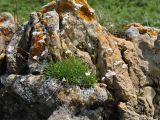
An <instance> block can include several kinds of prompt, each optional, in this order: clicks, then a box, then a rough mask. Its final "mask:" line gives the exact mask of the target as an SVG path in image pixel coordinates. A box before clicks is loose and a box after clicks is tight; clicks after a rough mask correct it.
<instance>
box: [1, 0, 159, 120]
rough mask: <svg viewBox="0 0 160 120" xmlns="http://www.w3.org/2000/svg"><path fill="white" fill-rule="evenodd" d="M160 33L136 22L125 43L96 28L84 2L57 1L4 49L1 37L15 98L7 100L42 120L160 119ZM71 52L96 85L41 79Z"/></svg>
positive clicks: (5, 76)
mask: <svg viewBox="0 0 160 120" xmlns="http://www.w3.org/2000/svg"><path fill="white" fill-rule="evenodd" d="M0 20H1V18H0ZM0 23H1V22H0ZM0 25H1V24H0ZM158 32H159V29H155V28H151V27H144V26H142V25H141V24H138V23H132V24H129V25H127V30H126V32H125V34H126V39H124V38H117V37H115V36H114V35H112V34H111V33H109V32H108V31H107V29H106V28H104V27H103V26H101V25H100V24H99V22H98V21H97V20H96V17H95V14H94V10H93V9H92V8H91V7H90V6H89V5H88V3H87V0H56V1H52V2H50V3H49V4H47V5H45V6H44V7H43V8H41V9H40V10H39V11H37V12H33V13H32V14H31V17H30V19H29V21H28V22H26V23H24V24H23V25H22V26H20V27H19V29H18V30H17V32H16V33H15V34H14V35H13V37H12V39H11V42H10V43H9V45H8V46H7V48H6V50H5V47H4V45H5V42H6V41H8V39H7V40H4V38H5V37H4V38H3V36H1V37H0V44H2V46H1V47H0V62H1V60H4V56H5V51H6V61H5V62H6V65H7V70H5V74H3V75H2V76H1V77H0V78H1V82H2V83H3V84H4V86H5V89H6V90H8V92H9V93H12V95H13V96H15V98H14V97H13V96H11V94H10V95H9V97H11V98H14V99H18V100H19V101H23V103H26V104H25V105H24V107H26V108H27V109H28V108H30V109H33V110H34V111H35V112H33V113H35V114H36V115H40V116H42V118H43V119H44V120H46V119H49V120H52V119H55V120H56V119H57V120H58V119H66V120H73V119H75V120H76V119H77V120H82V119H86V120H103V119H104V120H105V119H111V120H112V119H113V120H115V119H120V120H143V119H144V120H147V119H149V120H152V119H153V118H154V117H156V118H158V116H160V113H159V108H158V105H159V103H158V102H157V99H158V98H159V92H160V84H159V79H160V75H159V73H160V66H159V61H160V52H159V49H160V43H159V41H160V37H159V36H160V35H159V36H158ZM157 36H158V37H157ZM72 55H74V56H77V57H79V58H81V59H82V60H83V62H84V63H87V65H88V66H89V67H90V68H91V69H92V70H93V71H94V72H95V73H96V74H97V77H98V80H97V83H95V84H94V86H93V87H90V88H83V87H79V86H70V85H65V84H64V83H63V82H59V81H58V80H56V79H54V78H49V79H46V78H45V77H44V75H43V67H44V65H45V64H47V63H48V62H50V61H53V62H54V61H56V60H63V59H65V58H66V57H68V56H72ZM71 69H72V68H71ZM147 86H148V87H147ZM149 86H152V88H151V87H149ZM5 94H6V93H5ZM154 98H155V99H156V102H154ZM0 101H1V99H0ZM2 101H3V102H4V100H3V99H2ZM6 104H7V103H5V105H6ZM28 106H29V107H28ZM2 108H3V107H2ZM7 110H8V109H7ZM9 110H10V109H9ZM11 110H12V109H11ZM25 110H26V109H25ZM2 111H3V110H2ZM28 111H29V110H28ZM13 113H14V112H13ZM51 114H52V115H51ZM36 115H35V119H38V118H39V117H37V116H36ZM33 116H34V115H33ZM49 116H50V117H49ZM116 117H118V118H116ZM18 119H19V118H18Z"/></svg>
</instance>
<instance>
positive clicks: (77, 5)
mask: <svg viewBox="0 0 160 120" xmlns="http://www.w3.org/2000/svg"><path fill="white" fill-rule="evenodd" d="M74 5H75V6H76V8H81V7H82V6H83V5H81V4H78V3H74Z"/></svg>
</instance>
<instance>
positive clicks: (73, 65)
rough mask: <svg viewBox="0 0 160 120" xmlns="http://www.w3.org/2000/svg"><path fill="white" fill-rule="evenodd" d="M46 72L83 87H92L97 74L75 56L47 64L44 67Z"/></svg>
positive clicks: (47, 75)
mask: <svg viewBox="0 0 160 120" xmlns="http://www.w3.org/2000/svg"><path fill="white" fill-rule="evenodd" d="M44 74H45V76H46V77H54V78H57V79H59V80H66V82H67V83H69V84H71V85H79V86H83V87H90V86H92V85H93V84H94V83H95V82H96V75H95V74H93V73H92V72H91V71H90V70H89V69H88V67H87V65H85V64H83V63H82V61H81V60H80V59H78V58H75V57H70V58H67V59H64V60H62V61H57V62H51V63H49V64H47V65H46V66H45V68H44Z"/></svg>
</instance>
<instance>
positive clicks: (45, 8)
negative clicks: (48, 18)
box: [39, 1, 56, 14]
mask: <svg viewBox="0 0 160 120" xmlns="http://www.w3.org/2000/svg"><path fill="white" fill-rule="evenodd" d="M55 7H56V2H55V1H52V2H50V3H48V4H47V5H45V6H43V7H42V9H41V10H40V11H39V12H40V13H42V14H43V13H46V12H48V11H51V10H52V9H54V8H55Z"/></svg>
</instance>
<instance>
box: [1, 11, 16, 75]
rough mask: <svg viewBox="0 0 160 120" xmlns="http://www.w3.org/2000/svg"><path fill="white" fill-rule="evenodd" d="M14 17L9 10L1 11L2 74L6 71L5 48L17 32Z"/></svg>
mask: <svg viewBox="0 0 160 120" xmlns="http://www.w3.org/2000/svg"><path fill="white" fill-rule="evenodd" d="M15 27H16V25H15V22H14V17H13V16H12V15H11V14H10V13H7V12H4V13H0V74H2V73H3V72H4V71H5V65H4V62H5V48H6V45H7V44H8V43H9V42H10V40H11V37H12V36H13V34H14V32H15Z"/></svg>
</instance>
